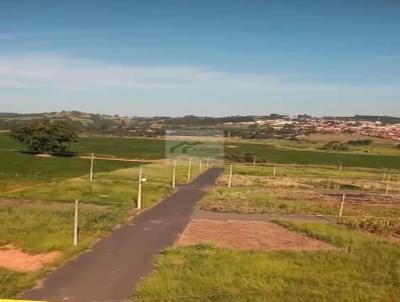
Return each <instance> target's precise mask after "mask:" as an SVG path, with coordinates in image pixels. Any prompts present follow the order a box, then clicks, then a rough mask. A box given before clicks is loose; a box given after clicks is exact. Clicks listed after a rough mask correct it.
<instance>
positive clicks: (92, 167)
mask: <svg viewBox="0 0 400 302" xmlns="http://www.w3.org/2000/svg"><path fill="white" fill-rule="evenodd" d="M93 173H94V153H92V155H91V157H90V176H89V179H90V181H93Z"/></svg>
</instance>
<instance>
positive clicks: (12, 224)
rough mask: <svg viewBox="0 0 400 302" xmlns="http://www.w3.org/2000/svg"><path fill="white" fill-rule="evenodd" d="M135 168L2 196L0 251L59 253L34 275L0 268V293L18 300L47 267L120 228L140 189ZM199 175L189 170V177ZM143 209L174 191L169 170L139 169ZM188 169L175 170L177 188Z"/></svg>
mask: <svg viewBox="0 0 400 302" xmlns="http://www.w3.org/2000/svg"><path fill="white" fill-rule="evenodd" d="M138 170H139V168H138V167H137V166H133V167H132V164H131V168H125V169H119V170H114V171H111V172H99V173H96V174H95V179H94V181H93V182H90V181H89V178H88V176H87V175H84V176H82V177H75V178H69V179H59V180H54V181H52V182H49V183H43V184H40V183H38V184H35V185H34V186H29V187H27V188H24V189H22V190H19V191H17V192H8V193H4V194H3V199H1V200H0V248H3V249H5V248H6V246H10V245H12V246H13V247H15V248H17V249H20V250H21V252H24V253H27V254H29V255H30V256H32V257H36V256H37V254H43V253H48V252H59V253H60V257H59V258H57V260H56V261H55V262H53V263H51V264H48V265H44V267H43V268H41V269H39V270H37V271H33V272H26V273H22V272H17V271H12V270H7V269H4V268H1V263H0V281H1V282H0V293H1V294H2V295H3V296H7V297H13V296H16V295H17V294H18V293H19V292H21V290H23V289H26V288H29V287H32V286H33V285H34V284H35V282H36V280H37V279H38V278H40V277H42V276H43V275H44V274H46V273H47V272H48V270H49V269H50V268H51V267H54V266H55V265H58V264H60V263H62V262H63V261H65V260H66V259H69V258H71V256H72V255H74V254H76V253H78V252H79V251H82V250H84V249H86V248H88V247H89V246H90V245H91V244H92V243H93V241H95V240H96V239H98V238H101V237H103V236H105V235H107V234H109V233H110V232H111V231H112V230H113V229H114V228H115V227H116V226H117V225H118V224H121V223H124V222H125V221H126V219H127V218H128V217H130V216H132V215H134V214H135V212H136V207H137V189H138ZM198 173H199V170H198V169H192V177H195V176H196V175H197V174H198ZM143 177H146V178H147V181H146V182H144V183H143V185H142V189H143V191H142V197H143V200H142V206H143V207H149V206H151V205H153V204H154V203H156V202H157V201H159V200H162V199H163V198H164V197H166V196H167V195H168V194H170V193H171V192H172V191H173V188H172V186H171V179H172V167H171V166H166V165H157V164H151V165H145V166H143ZM186 177H187V166H185V165H179V166H178V167H177V175H176V182H177V185H179V184H182V183H185V182H186V181H187V180H186ZM75 199H79V200H80V210H79V245H78V246H77V247H74V246H73V245H72V230H73V222H74V200H75Z"/></svg>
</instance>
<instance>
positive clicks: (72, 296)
mask: <svg viewBox="0 0 400 302" xmlns="http://www.w3.org/2000/svg"><path fill="white" fill-rule="evenodd" d="M222 171H223V170H222V169H219V168H212V169H210V170H208V171H206V172H205V173H203V174H202V175H200V176H199V177H197V178H196V179H195V180H193V181H192V182H191V183H189V184H186V185H183V186H181V187H180V188H179V190H178V191H177V192H176V193H174V194H173V195H171V196H170V197H168V198H166V199H165V200H163V201H162V202H161V203H159V204H157V205H156V206H154V207H153V208H151V209H149V210H147V211H144V212H143V213H141V214H140V215H138V216H137V217H135V218H134V219H133V220H132V221H131V222H129V223H128V224H126V225H124V226H122V227H120V228H119V229H117V230H116V231H115V232H114V233H113V234H112V235H111V236H110V237H107V238H105V239H102V240H100V241H99V242H97V243H96V244H95V245H94V246H93V248H92V249H91V250H90V251H88V252H86V253H83V254H81V255H80V256H79V257H78V258H76V259H75V260H73V261H70V262H68V263H66V264H65V265H64V266H62V267H61V268H59V269H57V270H56V271H55V272H53V273H51V274H50V275H49V276H48V277H47V279H45V280H44V282H43V284H42V285H41V286H40V287H39V288H36V289H33V290H31V291H29V292H27V293H25V294H24V295H23V298H25V299H37V300H47V301H79V302H85V301H105V300H125V299H128V298H129V297H131V296H132V294H133V292H134V289H135V286H136V285H137V283H138V282H139V281H140V279H141V278H143V277H144V276H146V275H147V274H148V273H149V272H151V270H152V268H153V258H154V256H155V255H157V254H158V253H159V252H160V251H161V250H163V249H165V248H167V247H170V246H172V245H173V244H174V242H175V240H176V239H177V237H178V236H179V234H180V233H182V232H183V231H184V229H185V227H186V226H187V224H188V223H189V220H190V216H191V214H192V211H193V207H194V205H195V203H196V202H197V201H199V200H200V199H201V198H202V197H203V196H204V195H205V194H206V192H207V190H208V189H210V187H211V186H212V185H214V184H215V181H216V179H217V177H218V176H219V175H220V174H221V173H222Z"/></svg>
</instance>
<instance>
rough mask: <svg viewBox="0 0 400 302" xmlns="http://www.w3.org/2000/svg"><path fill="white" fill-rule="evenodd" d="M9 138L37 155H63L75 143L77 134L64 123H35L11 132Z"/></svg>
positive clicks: (46, 121)
mask: <svg viewBox="0 0 400 302" xmlns="http://www.w3.org/2000/svg"><path fill="white" fill-rule="evenodd" d="M11 137H12V138H13V139H15V140H16V141H18V142H20V143H21V144H23V145H25V146H27V148H28V151H30V152H38V153H63V152H66V151H68V150H69V148H70V146H71V143H72V142H76V141H77V137H78V136H77V133H76V132H75V131H74V130H73V129H72V128H71V127H70V126H69V125H68V124H67V123H65V122H52V121H48V120H45V121H37V122H33V123H27V124H24V125H22V126H20V127H18V128H16V129H13V130H12V131H11Z"/></svg>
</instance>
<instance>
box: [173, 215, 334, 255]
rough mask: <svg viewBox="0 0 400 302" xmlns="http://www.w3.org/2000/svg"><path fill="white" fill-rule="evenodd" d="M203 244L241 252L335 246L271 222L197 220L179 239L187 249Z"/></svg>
mask: <svg viewBox="0 0 400 302" xmlns="http://www.w3.org/2000/svg"><path fill="white" fill-rule="evenodd" d="M202 243H211V244H215V245H216V246H219V247H227V248H236V249H240V250H271V251H286V250H297V251H315V250H331V249H333V246H331V245H329V244H327V243H325V242H322V241H319V240H315V239H312V238H309V237H306V236H303V235H299V234H296V233H294V232H290V231H288V230H286V229H284V228H283V227H280V226H278V225H276V224H273V223H270V222H263V221H239V220H236V221H221V220H209V219H194V220H192V221H191V222H190V224H189V226H188V227H187V229H186V230H185V232H184V233H183V234H182V236H181V237H180V239H179V241H178V245H181V246H188V245H196V244H202Z"/></svg>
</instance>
